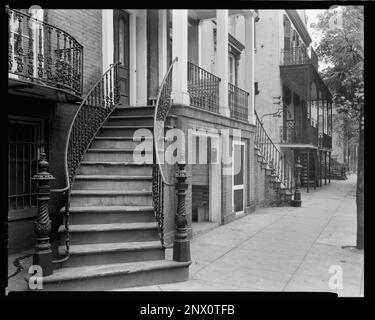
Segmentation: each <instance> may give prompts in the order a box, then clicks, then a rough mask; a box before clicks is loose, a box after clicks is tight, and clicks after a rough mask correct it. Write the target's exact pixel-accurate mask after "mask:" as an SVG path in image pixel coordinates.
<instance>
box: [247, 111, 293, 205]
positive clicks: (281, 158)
mask: <svg viewBox="0 0 375 320" xmlns="http://www.w3.org/2000/svg"><path fill="white" fill-rule="evenodd" d="M255 123H256V127H255V145H254V155H255V158H256V160H257V162H258V163H259V164H260V167H261V169H262V170H264V171H265V172H264V173H265V181H264V182H265V187H266V190H265V193H266V198H268V199H269V200H268V201H267V202H268V203H267V205H271V206H289V205H291V200H292V196H293V194H292V190H291V188H292V180H293V168H292V163H291V162H290V161H288V159H287V158H286V156H285V155H284V154H282V153H281V151H280V150H279V149H278V148H277V147H276V145H275V144H274V143H273V141H272V139H271V138H270V137H269V135H268V134H267V131H266V130H265V128H264V127H263V123H262V122H261V120H260V118H259V116H258V114H257V112H256V111H255Z"/></svg>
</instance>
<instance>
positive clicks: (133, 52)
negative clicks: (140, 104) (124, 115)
mask: <svg viewBox="0 0 375 320" xmlns="http://www.w3.org/2000/svg"><path fill="white" fill-rule="evenodd" d="M136 18H137V15H136V14H135V13H131V14H130V15H129V47H130V50H129V67H130V70H129V77H130V83H129V91H130V92H129V95H130V101H129V103H130V105H131V106H135V105H136V104H137V73H136V68H137V41H136V40H137V37H136V32H137V20H136Z"/></svg>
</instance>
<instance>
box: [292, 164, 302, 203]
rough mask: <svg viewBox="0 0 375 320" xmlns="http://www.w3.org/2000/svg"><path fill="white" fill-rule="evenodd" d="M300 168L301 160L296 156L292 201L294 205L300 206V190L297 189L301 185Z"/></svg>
mask: <svg viewBox="0 0 375 320" xmlns="http://www.w3.org/2000/svg"><path fill="white" fill-rule="evenodd" d="M301 169H302V165H301V161H300V160H299V158H298V159H297V164H296V176H297V177H296V189H295V190H294V200H293V202H292V204H293V206H294V207H300V206H301V203H302V200H301V190H300V189H299V188H300V187H301Z"/></svg>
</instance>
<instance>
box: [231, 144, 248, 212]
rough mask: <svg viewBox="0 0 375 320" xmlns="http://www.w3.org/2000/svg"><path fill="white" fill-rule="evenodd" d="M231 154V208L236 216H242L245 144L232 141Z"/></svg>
mask: <svg viewBox="0 0 375 320" xmlns="http://www.w3.org/2000/svg"><path fill="white" fill-rule="evenodd" d="M232 153H233V154H232V159H233V164H232V169H233V175H232V179H233V180H232V185H233V188H232V190H233V192H232V207H233V211H234V212H235V213H236V214H242V213H244V207H245V191H244V188H245V170H244V168H245V143H244V142H241V141H233V149H232Z"/></svg>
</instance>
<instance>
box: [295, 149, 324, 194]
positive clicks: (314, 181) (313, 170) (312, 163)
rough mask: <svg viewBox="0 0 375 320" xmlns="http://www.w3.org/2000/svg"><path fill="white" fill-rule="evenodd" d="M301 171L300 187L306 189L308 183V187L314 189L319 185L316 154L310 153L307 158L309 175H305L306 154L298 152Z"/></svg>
mask: <svg viewBox="0 0 375 320" xmlns="http://www.w3.org/2000/svg"><path fill="white" fill-rule="evenodd" d="M298 157H299V158H300V161H301V165H302V169H301V186H302V187H306V186H307V182H308V181H309V187H312V188H316V187H317V186H318V185H319V180H318V165H317V154H316V152H310V157H309V174H308V173H307V152H303V151H301V152H298Z"/></svg>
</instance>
